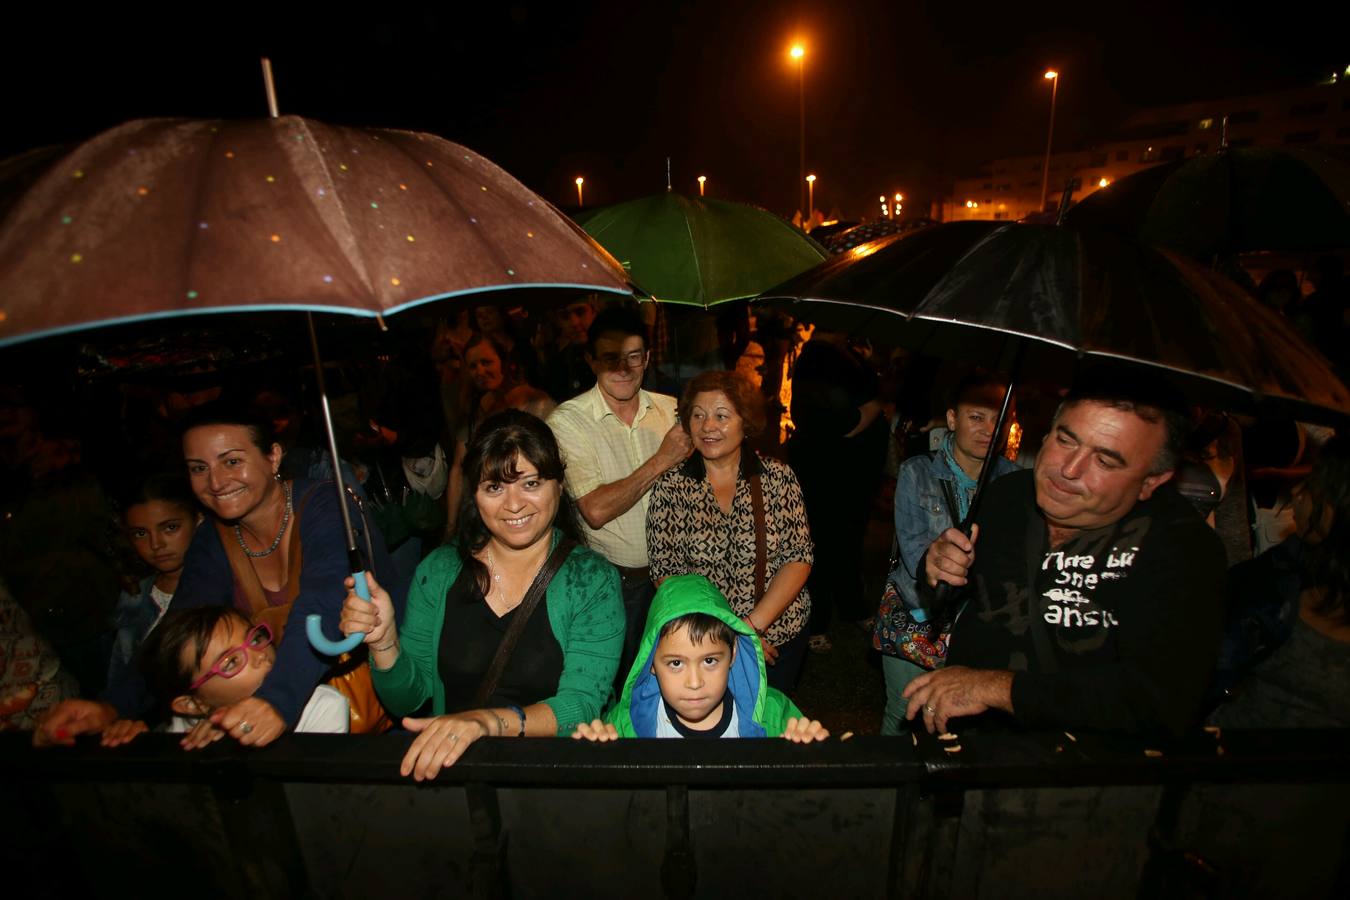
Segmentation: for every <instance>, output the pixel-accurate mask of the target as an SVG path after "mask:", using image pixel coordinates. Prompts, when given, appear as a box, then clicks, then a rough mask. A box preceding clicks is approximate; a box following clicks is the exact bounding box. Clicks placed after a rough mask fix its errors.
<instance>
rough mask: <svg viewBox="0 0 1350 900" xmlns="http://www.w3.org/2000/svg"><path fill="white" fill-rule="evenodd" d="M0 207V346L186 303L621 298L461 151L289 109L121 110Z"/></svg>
mask: <svg viewBox="0 0 1350 900" xmlns="http://www.w3.org/2000/svg"><path fill="white" fill-rule="evenodd" d="M24 175H25V177H31V176H30V175H29V173H28V172H27V171H26V170H24ZM4 196H5V193H4V191H3V190H0V197H4ZM3 215H4V218H3V221H0V346H3V345H5V344H9V343H13V342H16V341H20V340H27V339H30V338H34V337H38V336H41V335H44V334H52V333H59V332H62V331H66V330H73V329H79V328H87V327H92V326H95V325H100V324H105V323H113V322H119V321H134V320H139V319H147V318H155V317H160V316H175V315H184V314H190V313H203V312H219V311H229V310H251V309H252V310H256V309H307V310H313V311H328V312H339V313H349V314H357V315H376V314H388V313H393V312H397V311H399V310H401V309H406V308H408V307H410V306H414V305H416V304H419V303H423V302H426V301H429V300H434V299H438V298H442V297H448V296H454V295H458V294H465V293H472V292H481V291H492V290H499V289H509V288H520V287H569V288H576V289H579V290H590V291H605V292H611V293H618V294H629V293H631V289H630V286H629V285H628V283H627V277H626V275H625V274H624V273H623V271H622V269H621V268H620V267H619V266H618V265H617V264H616V263H615V262H614V261H613V260H612V259H611V258H609V256H608V255H607V254H606V253H605V252H604V251H603V250H601V249H600V248H599V246H598V245H596V244H595V242H594V241H592V240H591V239H590V238H588V237H587V236H586V235H585V234H584V233H583V232H582V231H581V230H580V229H578V228H577V227H576V226H575V225H573V224H572V223H571V222H570V221H569V220H568V219H567V218H566V217H564V216H563V215H561V214H560V213H558V212H557V211H556V210H555V209H553V207H552V206H550V205H549V204H548V203H547V202H546V201H545V200H543V199H542V198H540V197H538V196H537V195H535V194H534V193H533V192H531V191H530V190H529V189H527V188H526V187H525V186H524V185H522V184H521V183H520V182H518V181H516V179H514V178H513V177H511V176H510V175H509V174H507V173H506V172H505V171H504V170H502V169H501V168H499V167H498V166H496V165H495V164H493V163H492V162H490V161H489V160H487V159H485V158H483V157H482V156H479V155H478V154H476V153H474V152H473V151H471V150H468V149H466V148H464V147H461V146H459V145H457V144H453V143H451V142H449V141H446V140H444V139H442V138H438V137H435V136H432V135H426V134H417V133H413V132H406V131H392V130H382V129H365V128H343V127H336V126H329V125H325V124H322V123H319V122H315V121H313V120H308V119H303V118H299V117H296V116H285V117H280V118H276V119H261V120H249V121H184V120H169V119H147V120H138V121H133V122H128V123H126V124H124V125H121V126H118V127H117V128H114V129H112V130H110V131H107V132H104V133H103V134H100V135H98V136H97V137H95V138H92V139H91V140H89V141H87V142H85V143H84V144H82V145H80V146H79V147H77V148H76V149H75V150H74V151H72V152H71V153H70V154H69V155H66V156H64V157H62V158H60V159H59V161H57V162H55V163H53V164H52V165H51V167H50V168H49V169H47V171H46V172H45V174H44V175H43V176H42V177H41V178H38V179H36V181H35V183H33V184H31V186H29V187H28V188H27V190H26V191H24V192H23V193H22V195H21V196H18V197H17V199H10V202H9V205H8V207H7V208H6V209H4V210H3Z"/></svg>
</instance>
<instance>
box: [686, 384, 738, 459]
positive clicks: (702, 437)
mask: <svg viewBox="0 0 1350 900" xmlns="http://www.w3.org/2000/svg"><path fill="white" fill-rule="evenodd" d="M689 436H690V437H691V438H693V440H694V446H695V447H697V448H698V452H699V453H701V454H703V458H704V459H710V460H711V459H724V458H726V457H728V456H733V455H735V454H736V453H737V452H739V451H740V449H741V442H742V441H743V440H745V422H744V420H743V419H742V418H741V414H740V413H739V412H737V410H736V406H735V404H733V403H732V402H731V398H730V397H728V396H727V395H726V394H725V393H724V392H722V391H703V392H702V393H699V394H696V395H695V396H694V402H693V404H692V405H691V406H690V408H689Z"/></svg>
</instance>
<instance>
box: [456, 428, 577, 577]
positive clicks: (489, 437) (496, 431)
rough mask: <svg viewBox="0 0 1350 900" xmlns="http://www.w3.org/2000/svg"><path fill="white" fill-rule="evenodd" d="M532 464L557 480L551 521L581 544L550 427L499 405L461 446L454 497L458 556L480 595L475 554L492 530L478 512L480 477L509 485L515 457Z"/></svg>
mask: <svg viewBox="0 0 1350 900" xmlns="http://www.w3.org/2000/svg"><path fill="white" fill-rule="evenodd" d="M518 457H520V458H524V459H526V460H529V462H530V463H531V464H532V465H534V467H535V468H536V469H537V470H538V472H539V477H540V478H543V479H546V480H548V481H556V482H558V490H559V494H560V496H559V498H558V513H557V515H555V516H554V517H553V525H554V526H555V527H556V528H558V529H560V530H561V531H562V533H563V534H564V535H566V536H567V537H570V538H572V539H573V540H575V541H576V542H577V543H578V544H585V540H583V538H582V535H581V532H580V530H579V529H578V528H577V515H576V507H575V506H574V504H573V503H572V498H571V497H569V496H568V495H567V491H566V490H564V489H563V487H562V480H563V470H564V468H565V466H564V464H563V458H562V451H561V450H559V449H558V442H557V440H556V439H555V438H554V437H553V432H552V431H550V430H549V427H548V426H547V425H545V424H544V422H543V420H542V419H540V418H539V417H538V416H534V415H531V414H530V413H527V412H522V411H521V410H518V409H504V410H502V411H501V412H499V413H495V414H493V415H491V416H489V417H488V418H487V419H485V420H484V421H483V423H482V424H481V425H479V426H478V429H477V430H476V431H475V432H474V433H473V437H472V438H471V439H470V441H469V445H468V447H467V448H466V449H465V453H464V462H463V464H462V466H461V469H462V472H463V475H464V491H463V493H462V495H461V497H460V501H459V516H458V518H457V519H456V521H458V522H459V526H458V533H457V535H456V537H457V538H458V541H457V543H458V545H459V556H460V560H461V561H462V563H463V565H464V566H466V567H467V568H468V570H469V571H470V572H472V573H473V574H474V577H475V578H477V580H478V586H479V588H480V589H481V590H482V591H483V593H484V594H486V593H487V591H488V589H489V587H490V586H491V585H490V583H489V578H488V570H487V566H485V565H483V564H482V563H481V562H479V561H478V560H477V558H475V557H474V554H475V553H477V552H478V551H480V550H482V549H483V548H484V547H485V546H487V542H488V538H489V537H490V536H491V533H490V532H489V531H488V528H487V525H486V524H484V522H483V517H482V515H481V514H479V512H478V504H477V501H476V499H475V498H476V497H477V496H478V486H479V485H480V484H482V483H483V482H484V481H496V482H500V483H503V484H510V483H511V482H513V481H515V480H516V479H518V478H519V477H520V473H521V470H520V468H519V466H518V465H517V458H518Z"/></svg>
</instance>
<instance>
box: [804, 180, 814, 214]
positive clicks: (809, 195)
mask: <svg viewBox="0 0 1350 900" xmlns="http://www.w3.org/2000/svg"><path fill="white" fill-rule="evenodd" d="M806 209H807V213H806V218H807V221H810V219H811V217H812V216H813V215H814V214H815V211H816V176H814V175H807V176H806Z"/></svg>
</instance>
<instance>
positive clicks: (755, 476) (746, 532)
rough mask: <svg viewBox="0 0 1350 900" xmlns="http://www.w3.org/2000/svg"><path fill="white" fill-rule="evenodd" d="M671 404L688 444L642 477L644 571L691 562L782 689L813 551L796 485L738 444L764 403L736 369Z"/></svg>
mask: <svg viewBox="0 0 1350 900" xmlns="http://www.w3.org/2000/svg"><path fill="white" fill-rule="evenodd" d="M679 413H680V421H681V422H682V423H683V424H684V428H685V430H686V431H687V432H688V433H689V436H690V437H691V438H692V439H693V442H694V447H695V449H697V450H698V452H697V453H695V454H694V455H693V456H691V457H690V458H689V460H688V461H687V462H685V463H684V465H682V466H678V467H676V468H674V469H671V470H670V471H669V472H667V473H666V474H665V475H663V476H662V477H661V478H660V480H658V481H657V482H656V484H655V485H654V486H653V487H652V493H651V498H650V500H649V505H648V511H647V554H648V556H649V557H650V559H651V576H652V580H653V581H654V582H656V583H657V584H660V583H661V581H662V580H663V579H665V578H669V577H670V576H672V575H683V574H686V573H690V572H694V573H697V574H699V575H703V576H705V577H706V578H708V579H709V580H710V581H712V583H713V584H715V585H717V587H718V588H719V589H720V590H721V591H722V593H723V594H725V595H726V597H727V599H728V600H729V601H731V607H732V609H734V610H735V611H736V614H737V615H739V616H740V617H741V618H742V619H744V620H745V621H746V623H747V624H749V625H750V627H751V628H753V629H755V633H756V634H758V635H759V637H760V641H761V642H762V643H763V645H764V659H765V661H766V662H768V664H769V669H768V681H769V684H770V685H771V686H773V687H776V688H778V689H779V690H790V689H791V688H792V687H793V686H794V684H795V683H796V680H797V674H798V672H800V671H801V664H802V658H803V656H804V655H805V649H806V632H805V628H806V622H807V619H808V618H809V616H810V613H811V599H810V596H809V595H808V593H807V590H806V577H807V575H809V574H810V573H811V564H812V561H813V557H812V546H811V534H810V531H809V530H808V528H807V524H806V507H805V505H804V504H803V503H802V490H801V487H800V486H799V485H798V484H797V478H796V476H795V475H793V474H792V470H791V469H789V468H788V467H787V466H786V465H784V464H783V463H781V462H779V461H777V460H774V459H765V458H762V457H760V456H759V455H757V454H756V453H755V452H754V451H753V450H751V449H750V448H749V447H746V446H745V439H746V438H747V437H753V436H755V435H756V434H758V433H759V432H760V431H761V430H762V429H763V428H764V403H763V400H762V399H761V398H760V396H759V393H758V392H757V391H756V390H755V389H754V387H753V386H752V385H751V384H750V382H749V381H748V380H746V378H745V377H744V376H743V375H740V374H739V373H736V372H704V373H702V374H701V375H697V376H695V377H694V379H693V380H692V381H690V382H689V384H688V386H687V387H686V388H685V389H684V395H683V397H681V399H680V405H679ZM757 523H762V524H757Z"/></svg>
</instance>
